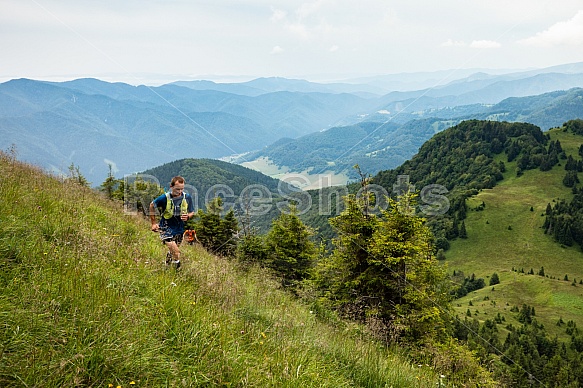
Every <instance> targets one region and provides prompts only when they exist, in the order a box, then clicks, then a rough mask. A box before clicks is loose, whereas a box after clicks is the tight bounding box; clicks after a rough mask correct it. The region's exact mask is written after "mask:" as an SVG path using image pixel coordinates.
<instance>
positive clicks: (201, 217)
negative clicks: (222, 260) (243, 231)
mask: <svg viewBox="0 0 583 388" xmlns="http://www.w3.org/2000/svg"><path fill="white" fill-rule="evenodd" d="M223 210H224V208H223V200H222V198H221V197H215V198H213V199H212V200H211V201H210V202H209V203H208V205H207V210H206V212H205V211H203V210H202V209H200V210H199V211H198V220H197V221H194V222H192V223H189V224H187V226H188V227H193V228H194V229H195V230H196V235H197V237H198V239H199V240H200V242H201V244H202V245H203V246H204V247H205V248H207V249H208V250H209V251H211V252H212V253H214V254H217V255H222V256H231V255H233V254H234V253H235V247H236V239H235V237H236V234H237V232H238V231H239V226H238V222H237V219H236V218H235V213H234V211H233V209H230V210H229V211H228V212H227V214H225V216H224V218H222V217H221V214H222V213H223Z"/></svg>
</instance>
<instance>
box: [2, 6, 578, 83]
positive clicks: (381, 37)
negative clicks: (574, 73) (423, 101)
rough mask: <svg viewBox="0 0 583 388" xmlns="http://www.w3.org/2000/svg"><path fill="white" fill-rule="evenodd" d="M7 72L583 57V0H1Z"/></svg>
mask: <svg viewBox="0 0 583 388" xmlns="http://www.w3.org/2000/svg"><path fill="white" fill-rule="evenodd" d="M0 53H1V54H0V56H1V59H0V82H5V81H8V80H10V79H14V78H32V79H38V80H51V81H63V80H70V79H76V78H82V77H94V78H99V79H102V80H105V81H110V82H118V81H119V82H126V83H129V84H134V85H140V84H146V85H157V84H162V83H166V82H172V81H176V80H192V79H208V80H213V81H216V82H238V81H245V80H250V79H253V78H258V77H286V78H301V79H307V80H310V81H317V82H330V81H338V80H344V79H349V78H355V77H363V76H374V75H383V74H400V73H414V72H433V71H438V70H452V69H453V70H455V69H474V68H476V69H516V70H523V69H534V68H544V67H549V66H554V65H559V64H567V63H575V62H583V0H553V1H539V0H488V1H481V0H480V1H475V0H440V1H435V0H424V1H420V0H407V1H403V0H399V1H393V0H312V1H309V0H304V1H295V0H277V1H276V0H201V1H198V0H193V1H187V0H60V1H57V0H0Z"/></svg>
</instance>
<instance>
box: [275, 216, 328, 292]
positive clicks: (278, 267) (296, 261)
mask: <svg viewBox="0 0 583 388" xmlns="http://www.w3.org/2000/svg"><path fill="white" fill-rule="evenodd" d="M313 235H314V231H313V230H312V229H311V228H309V227H308V226H306V225H305V224H304V223H303V222H302V221H301V220H300V218H299V217H298V210H297V208H296V206H295V205H290V207H289V212H282V213H281V215H280V216H279V217H277V218H276V219H275V220H273V222H272V224H271V229H270V230H269V232H268V234H267V240H266V247H267V252H268V254H267V265H268V266H269V267H270V268H272V269H273V270H275V272H276V273H277V274H278V275H279V276H281V278H282V281H283V284H284V285H285V286H296V285H297V284H298V283H299V282H300V281H302V280H304V279H305V278H307V277H308V274H309V270H310V268H311V267H312V266H313V265H314V263H315V260H316V257H317V253H318V250H317V248H316V245H315V244H314V242H313V241H312V240H311V238H312V236H313Z"/></svg>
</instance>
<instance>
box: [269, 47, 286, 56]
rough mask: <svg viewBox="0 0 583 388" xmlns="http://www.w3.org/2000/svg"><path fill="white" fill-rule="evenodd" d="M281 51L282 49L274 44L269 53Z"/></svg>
mask: <svg viewBox="0 0 583 388" xmlns="http://www.w3.org/2000/svg"><path fill="white" fill-rule="evenodd" d="M281 53H283V49H282V48H281V47H279V46H275V47H274V48H272V49H271V54H281Z"/></svg>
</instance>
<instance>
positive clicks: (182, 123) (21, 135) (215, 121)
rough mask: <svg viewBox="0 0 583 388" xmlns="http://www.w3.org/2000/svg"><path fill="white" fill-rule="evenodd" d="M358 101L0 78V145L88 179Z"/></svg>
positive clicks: (201, 152) (226, 147)
mask: <svg viewBox="0 0 583 388" xmlns="http://www.w3.org/2000/svg"><path fill="white" fill-rule="evenodd" d="M366 104H367V100H366V99H362V98H360V97H357V96H354V95H350V94H323V93H309V94H303V93H291V92H276V93H269V94H262V95H259V96H257V97H248V96H240V95H235V94H228V93H223V92H217V91H196V90H192V89H188V88H184V87H179V86H175V85H168V86H162V87H157V88H151V87H146V86H138V87H134V86H130V85H126V84H123V83H115V84H110V83H107V82H103V81H99V80H94V79H81V80H75V81H70V82H64V83H48V82H40V81H33V80H27V79H20V80H12V81H9V82H6V83H3V84H0V139H1V140H0V146H1V147H2V148H4V149H6V148H8V147H10V146H11V144H15V145H16V149H17V151H18V153H19V157H20V158H21V159H23V160H26V161H28V162H32V163H35V164H39V165H41V166H43V167H45V168H47V169H49V170H51V171H54V172H57V173H60V172H66V171H67V168H68V166H69V165H71V164H72V163H73V164H75V165H78V166H79V167H80V169H81V171H82V173H83V174H84V175H85V176H86V178H87V179H88V180H89V181H91V182H92V183H93V184H96V185H97V184H100V183H101V182H102V181H103V180H104V179H105V177H106V176H107V173H108V164H112V165H113V166H114V172H116V173H117V174H122V175H123V174H127V173H132V172H135V171H141V170H144V169H146V168H148V167H150V166H155V165H159V164H160V163H165V162H169V161H172V160H176V159H179V158H188V157H205V158H219V157H222V156H226V155H231V154H237V153H244V152H248V151H251V150H255V149H258V148H261V147H263V146H266V145H268V144H270V143H272V142H274V141H276V140H277V139H279V138H280V137H283V136H291V137H297V136H300V135H303V134H306V133H310V132H314V131H319V130H321V129H324V128H328V127H330V126H332V125H334V123H336V122H337V121H338V120H340V119H341V118H342V117H344V116H345V115H346V114H347V113H348V112H356V111H358V110H361V109H365V108H364V107H365V106H366Z"/></svg>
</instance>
